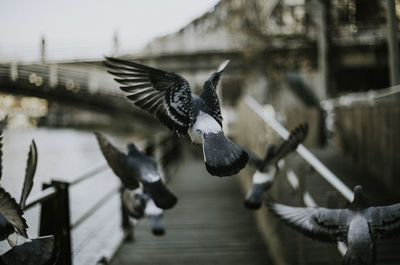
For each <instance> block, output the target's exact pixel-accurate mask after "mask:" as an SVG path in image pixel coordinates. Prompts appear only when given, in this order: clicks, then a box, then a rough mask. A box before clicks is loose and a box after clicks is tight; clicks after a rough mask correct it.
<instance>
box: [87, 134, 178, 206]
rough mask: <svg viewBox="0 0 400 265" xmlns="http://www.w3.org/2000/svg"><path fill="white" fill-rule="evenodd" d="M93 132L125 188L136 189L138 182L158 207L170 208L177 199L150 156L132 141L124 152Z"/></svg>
mask: <svg viewBox="0 0 400 265" xmlns="http://www.w3.org/2000/svg"><path fill="white" fill-rule="evenodd" d="M95 134H96V137H97V141H98V143H99V145H100V149H101V151H102V153H103V155H104V157H105V159H106V160H107V162H108V165H109V166H110V167H111V169H112V170H113V171H114V173H115V174H116V175H117V176H118V177H119V178H120V179H121V181H122V183H123V184H124V185H125V186H126V187H127V188H129V189H136V188H138V187H139V182H140V183H142V184H143V186H144V188H145V189H146V191H147V192H148V193H149V194H150V196H151V198H152V199H153V200H154V202H155V204H156V205H157V206H158V207H160V208H162V209H170V208H172V207H173V206H174V205H175V204H176V202H177V201H178V199H177V198H176V196H175V195H174V194H173V193H172V192H171V191H169V190H168V188H167V187H166V185H165V184H164V182H163V180H162V178H161V175H160V171H159V170H158V167H157V163H156V162H155V161H154V160H153V159H152V158H150V157H148V156H146V155H145V154H143V153H142V152H140V151H139V150H138V149H137V148H136V146H135V145H134V144H133V143H129V144H128V153H127V154H124V153H123V152H121V151H120V150H118V149H117V148H116V147H115V146H113V145H112V144H111V143H110V142H109V141H108V140H107V138H106V137H104V136H103V135H102V134H100V133H95Z"/></svg>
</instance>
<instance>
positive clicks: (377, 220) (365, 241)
mask: <svg viewBox="0 0 400 265" xmlns="http://www.w3.org/2000/svg"><path fill="white" fill-rule="evenodd" d="M268 208H269V209H270V210H271V211H272V212H273V213H274V214H275V215H276V216H277V217H278V218H280V219H281V220H282V221H283V222H285V223H286V224H287V225H289V226H291V227H292V228H294V229H295V230H297V231H299V232H301V233H302V234H304V235H306V236H308V237H310V238H312V239H315V240H319V241H324V242H332V243H333V242H337V241H345V242H347V243H348V247H349V248H348V251H347V253H346V255H345V258H344V260H343V262H344V264H346V265H348V264H354V265H355V264H368V265H373V264H375V240H376V239H378V238H389V237H392V236H398V235H399V233H400V203H398V204H393V205H389V206H379V207H370V206H369V204H368V202H367V200H366V198H365V196H364V194H363V191H362V187H361V186H356V187H355V188H354V200H353V202H352V203H351V204H350V206H349V207H348V208H347V209H327V208H322V207H317V208H303V207H291V206H286V205H283V204H278V203H269V204H268Z"/></svg>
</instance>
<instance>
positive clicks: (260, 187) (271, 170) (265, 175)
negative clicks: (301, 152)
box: [244, 123, 308, 210]
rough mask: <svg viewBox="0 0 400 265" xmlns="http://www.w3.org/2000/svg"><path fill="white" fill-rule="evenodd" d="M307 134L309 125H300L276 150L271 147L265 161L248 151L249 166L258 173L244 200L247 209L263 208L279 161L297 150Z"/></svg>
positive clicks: (253, 178)
mask: <svg viewBox="0 0 400 265" xmlns="http://www.w3.org/2000/svg"><path fill="white" fill-rule="evenodd" d="M307 132H308V124H307V123H303V124H300V125H299V126H297V127H296V128H295V129H294V130H293V131H292V132H291V133H290V135H289V137H288V139H287V140H285V141H284V142H283V143H282V144H281V145H280V146H279V147H278V148H277V149H276V150H275V145H269V146H268V148H267V152H266V154H265V157H264V159H260V158H258V157H257V156H256V155H254V154H253V153H251V152H249V151H248V154H249V157H250V158H249V164H250V165H251V166H253V167H255V168H256V172H255V173H254V175H253V177H252V180H253V185H252V187H251V189H250V190H249V191H248V193H247V194H246V197H245V199H244V205H245V207H246V208H248V209H252V210H256V209H259V208H260V207H261V205H262V202H263V194H264V192H266V191H268V190H269V189H270V188H271V186H272V184H273V182H274V180H275V177H276V176H277V175H278V172H279V167H278V162H279V160H281V159H282V158H284V157H285V156H286V155H288V154H289V153H290V152H293V151H294V150H296V148H297V146H298V145H299V144H300V143H302V142H303V141H304V139H305V138H306V136H307Z"/></svg>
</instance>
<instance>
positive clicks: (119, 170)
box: [95, 132, 139, 189]
mask: <svg viewBox="0 0 400 265" xmlns="http://www.w3.org/2000/svg"><path fill="white" fill-rule="evenodd" d="M95 135H96V138H97V141H98V143H99V146H100V149H101V152H102V153H103V155H104V158H105V159H106V160H107V163H108V165H109V166H110V167H111V169H112V170H113V172H114V173H115V175H117V177H119V178H120V179H121V181H122V183H124V185H125V186H126V187H127V188H129V189H136V188H138V187H139V182H138V176H137V175H135V173H136V172H135V171H132V170H129V167H128V158H127V156H126V155H125V154H124V153H122V152H121V151H119V150H118V149H117V148H116V147H115V146H113V145H112V144H111V143H110V142H109V141H108V140H107V138H106V137H104V136H103V135H102V134H101V133H98V132H95Z"/></svg>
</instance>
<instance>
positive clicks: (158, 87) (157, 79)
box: [104, 58, 248, 176]
mask: <svg viewBox="0 0 400 265" xmlns="http://www.w3.org/2000/svg"><path fill="white" fill-rule="evenodd" d="M106 59H107V60H106V61H105V62H104V64H105V65H106V66H107V67H108V68H109V69H110V70H109V71H108V72H109V73H111V74H112V75H114V76H116V78H115V80H116V81H117V82H118V83H120V84H122V86H121V87H120V88H121V90H123V91H125V92H127V93H129V95H128V96H127V97H128V99H130V100H132V101H133V102H134V103H135V105H137V106H138V107H139V108H141V109H143V110H145V111H147V112H149V113H150V114H152V115H153V116H155V117H156V118H157V119H158V120H159V121H161V122H162V123H164V124H165V125H166V126H167V127H168V128H169V129H171V130H172V131H174V132H176V133H177V134H178V135H180V136H182V135H187V134H188V135H189V137H190V139H191V141H192V142H193V143H197V144H202V146H203V155H204V162H205V164H206V168H207V170H208V172H209V173H210V174H211V175H215V176H231V175H235V174H237V173H238V172H239V171H240V170H241V169H242V168H244V167H245V166H246V163H247V161H248V154H247V153H246V152H245V151H244V150H243V149H242V148H241V147H239V146H238V145H236V144H235V143H233V142H232V141H231V140H230V139H228V138H227V137H225V135H224V132H223V130H222V115H221V109H220V104H219V100H218V96H217V90H216V89H217V84H218V81H219V79H220V77H221V74H222V72H223V71H224V69H225V67H226V66H227V64H228V63H229V60H227V61H225V62H223V63H222V64H221V65H220V66H219V68H218V70H217V71H216V72H214V73H212V74H211V76H210V77H209V78H208V79H207V80H206V82H205V83H204V86H203V91H202V92H201V94H200V96H198V97H192V93H191V88H190V85H189V83H188V81H187V80H186V79H184V78H183V77H181V76H180V75H178V74H176V73H172V72H166V71H163V70H160V69H156V68H152V67H149V66H146V65H142V64H139V63H135V62H131V61H126V60H121V59H117V58H106Z"/></svg>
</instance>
